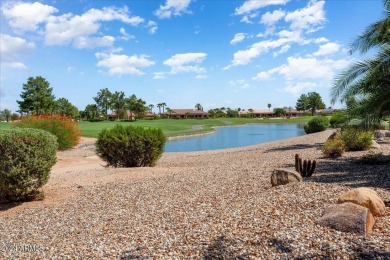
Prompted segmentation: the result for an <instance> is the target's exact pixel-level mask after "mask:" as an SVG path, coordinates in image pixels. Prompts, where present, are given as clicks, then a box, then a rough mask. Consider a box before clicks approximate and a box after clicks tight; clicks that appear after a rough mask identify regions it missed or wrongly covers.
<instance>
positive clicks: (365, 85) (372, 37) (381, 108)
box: [331, 0, 390, 121]
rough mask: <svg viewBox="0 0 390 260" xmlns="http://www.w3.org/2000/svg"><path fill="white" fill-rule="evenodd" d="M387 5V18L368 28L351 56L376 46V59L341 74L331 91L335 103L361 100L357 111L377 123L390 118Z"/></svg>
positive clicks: (389, 14)
mask: <svg viewBox="0 0 390 260" xmlns="http://www.w3.org/2000/svg"><path fill="white" fill-rule="evenodd" d="M383 2H384V7H385V15H384V17H383V18H382V19H381V20H379V21H377V22H375V23H373V24H371V25H370V26H368V28H367V29H366V30H365V32H364V33H363V34H362V35H360V36H358V37H357V38H356V40H355V41H354V42H353V43H352V45H351V50H352V52H351V53H353V52H355V51H360V53H366V52H367V51H369V50H371V49H373V48H374V47H376V50H377V54H376V56H374V57H373V58H371V59H366V60H361V61H358V62H356V63H354V64H352V65H351V66H350V67H349V68H347V69H346V70H345V71H343V72H342V73H340V74H339V75H338V76H337V77H336V79H335V82H334V85H333V88H332V92H331V96H332V103H335V102H336V101H337V100H340V101H341V102H344V101H346V100H347V99H348V98H350V97H354V96H355V97H356V96H357V97H360V99H361V101H360V102H359V105H360V106H361V108H360V109H357V110H355V111H362V113H363V114H362V116H364V117H365V119H367V120H372V119H374V120H375V121H378V120H380V119H381V118H382V117H383V116H384V115H390V87H389V86H390V69H389V67H390V0H385V1H383Z"/></svg>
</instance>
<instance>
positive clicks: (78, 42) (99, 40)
mask: <svg viewBox="0 0 390 260" xmlns="http://www.w3.org/2000/svg"><path fill="white" fill-rule="evenodd" d="M114 42H115V38H114V37H112V36H103V37H83V36H80V37H77V38H76V39H74V41H73V46H74V47H76V48H78V49H85V48H96V47H110V46H112V45H113V44H114Z"/></svg>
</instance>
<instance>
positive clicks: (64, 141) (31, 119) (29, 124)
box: [15, 115, 81, 150]
mask: <svg viewBox="0 0 390 260" xmlns="http://www.w3.org/2000/svg"><path fill="white" fill-rule="evenodd" d="M15 126H16V127H22V128H36V129H43V130H45V131H47V132H49V133H51V134H53V135H55V136H56V137H57V139H58V149H59V150H66V149H71V148H73V147H74V146H76V145H77V144H78V143H79V141H80V136H81V132H80V130H79V128H78V125H77V122H75V121H74V120H73V119H72V118H70V117H67V116H62V115H39V116H27V117H24V118H23V119H22V120H21V121H20V122H18V123H16V124H15Z"/></svg>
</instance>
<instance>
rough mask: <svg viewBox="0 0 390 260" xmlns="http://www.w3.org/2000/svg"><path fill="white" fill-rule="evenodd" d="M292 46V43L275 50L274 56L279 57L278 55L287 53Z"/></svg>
mask: <svg viewBox="0 0 390 260" xmlns="http://www.w3.org/2000/svg"><path fill="white" fill-rule="evenodd" d="M290 48H291V46H290V45H284V46H283V47H282V48H280V50H279V51H275V52H274V53H273V56H274V57H277V56H279V55H280V54H283V53H286V52H287V51H288V50H289V49H290Z"/></svg>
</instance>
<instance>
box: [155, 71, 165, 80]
mask: <svg viewBox="0 0 390 260" xmlns="http://www.w3.org/2000/svg"><path fill="white" fill-rule="evenodd" d="M153 75H154V76H153V79H166V77H165V72H155V73H153Z"/></svg>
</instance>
